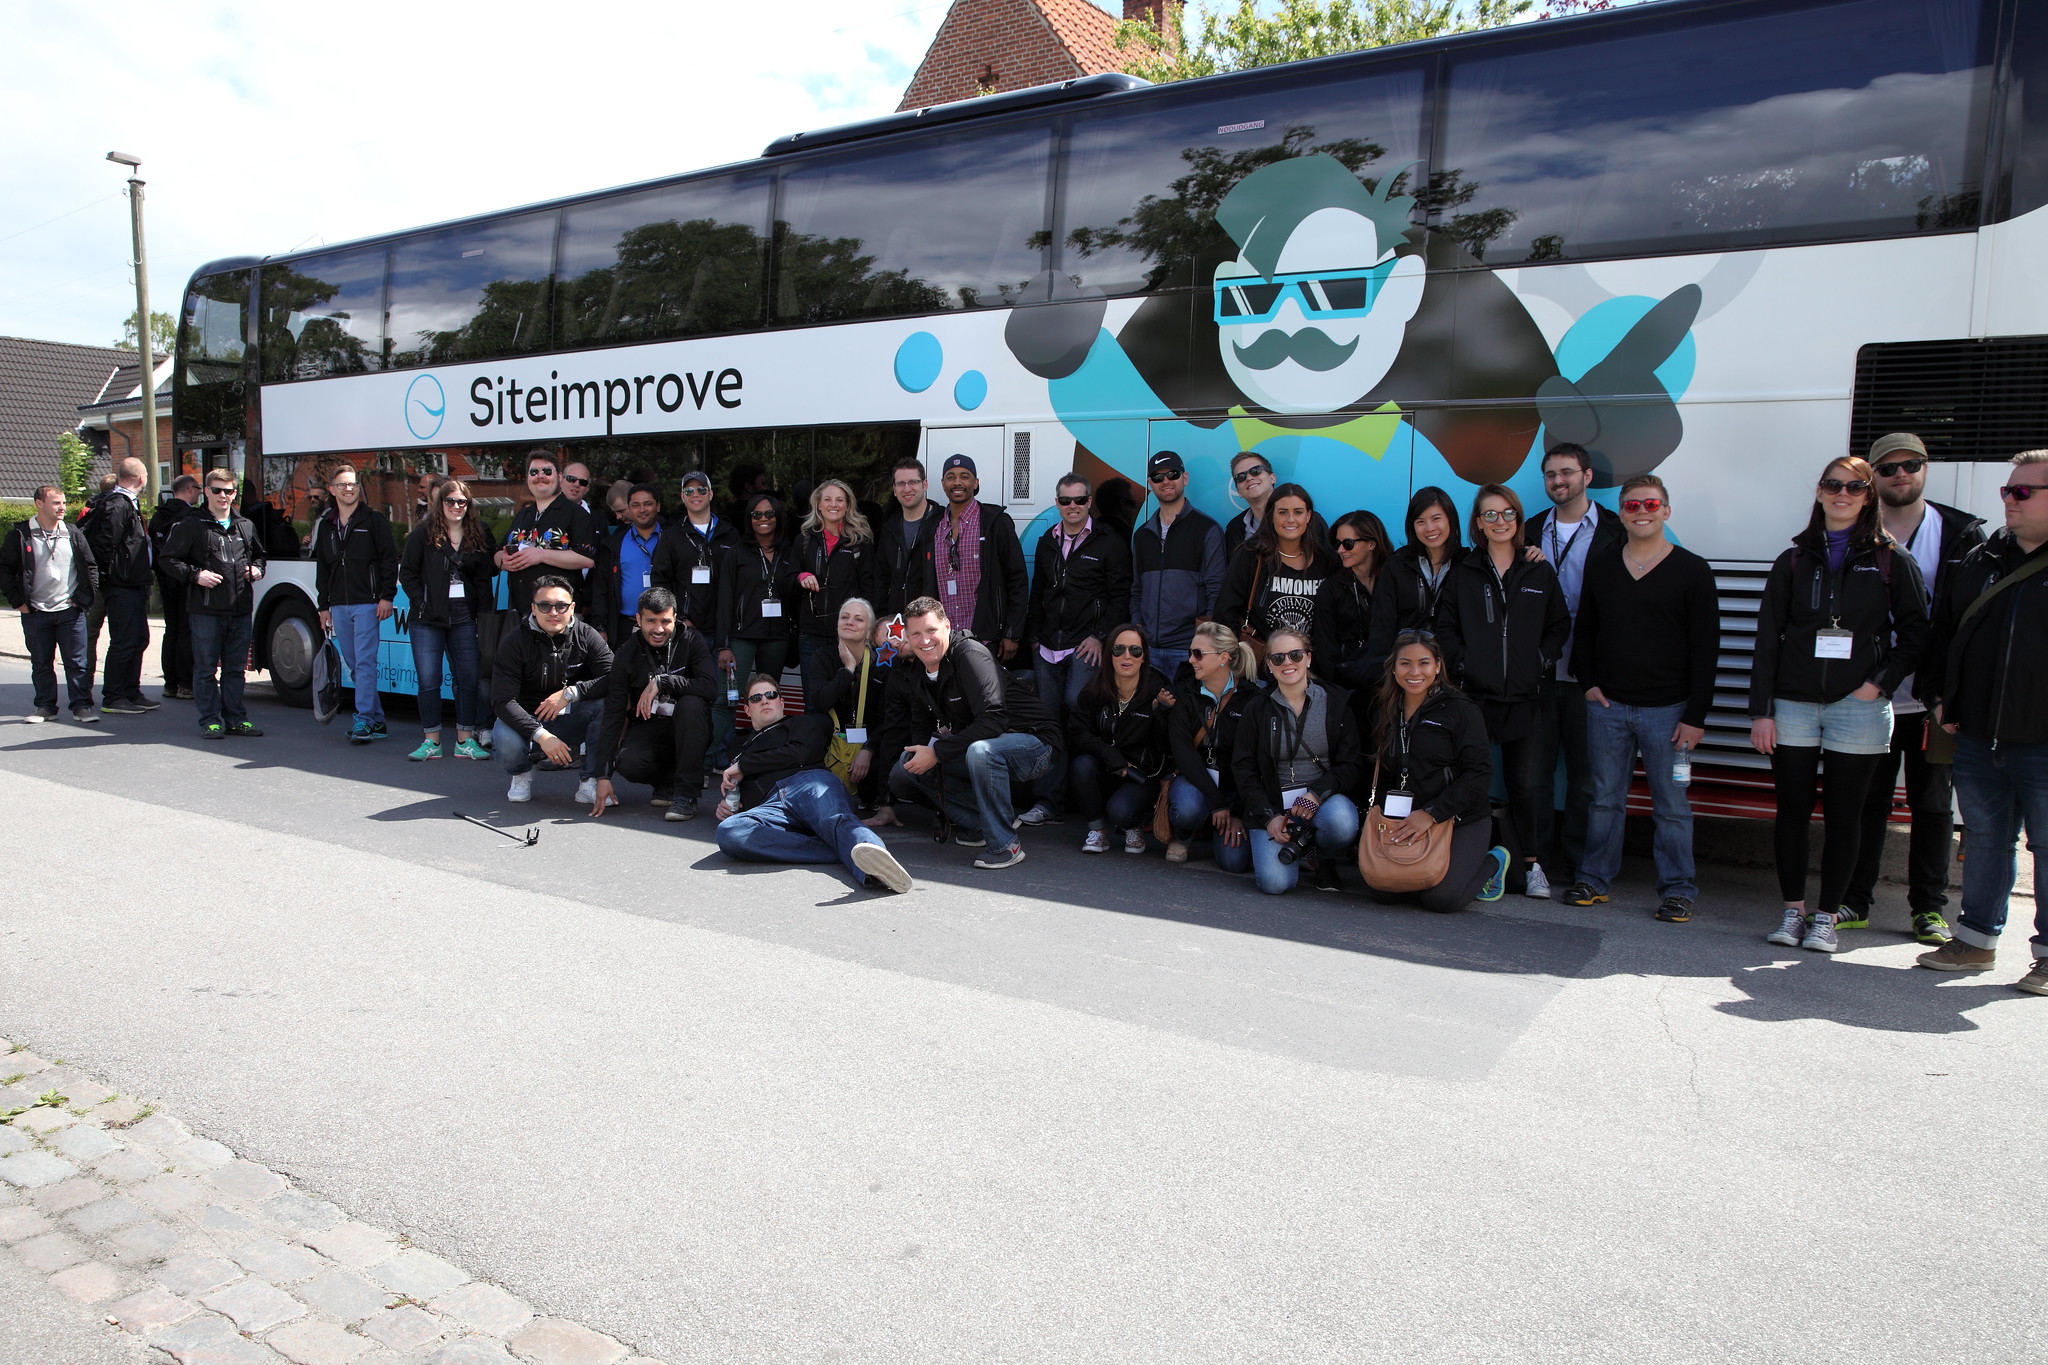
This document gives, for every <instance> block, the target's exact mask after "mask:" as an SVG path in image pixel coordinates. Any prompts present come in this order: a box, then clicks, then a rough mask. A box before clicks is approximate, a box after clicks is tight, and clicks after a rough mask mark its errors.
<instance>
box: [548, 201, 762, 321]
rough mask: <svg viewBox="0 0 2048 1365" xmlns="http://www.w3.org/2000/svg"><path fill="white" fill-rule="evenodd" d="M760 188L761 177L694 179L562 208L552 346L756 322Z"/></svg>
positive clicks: (758, 314)
mask: <svg viewBox="0 0 2048 1365" xmlns="http://www.w3.org/2000/svg"><path fill="white" fill-rule="evenodd" d="M768 190H769V181H768V179H767V177H765V176H762V177H759V178H749V179H746V180H699V181H693V182H691V183H690V184H687V185H676V186H672V187H670V188H668V189H661V190H655V191H653V192H651V193H647V194H634V195H627V196H625V197H622V198H618V199H601V200H598V201H596V202H595V203H589V204H578V205H576V206H574V207H572V208H568V209H564V210H563V212H562V258H561V263H560V265H559V267H558V268H557V269H558V274H559V280H558V282H557V284H556V287H555V327H556V336H557V338H558V344H560V345H563V346H592V345H600V344H603V343H607V342H624V341H659V340H662V339H663V338H666V337H686V336H697V335H700V334H702V333H706V332H733V331H739V330H741V329H743V328H748V327H759V326H760V325H761V321H762V317H761V314H762V309H763V307H764V305H765V302H766V299H765V295H764V280H765V278H766V274H767V267H768V238H767V232H768Z"/></svg>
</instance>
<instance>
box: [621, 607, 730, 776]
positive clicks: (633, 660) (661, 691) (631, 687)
mask: <svg viewBox="0 0 2048 1365" xmlns="http://www.w3.org/2000/svg"><path fill="white" fill-rule="evenodd" d="M650 681H651V682H653V683H654V685H655V695H657V696H659V697H660V698H661V699H662V700H663V701H671V702H672V701H676V700H678V699H679V698H682V697H696V698H698V699H699V700H701V701H703V702H704V703H705V704H706V705H709V704H710V703H711V700H712V697H713V695H714V693H715V691H716V689H717V687H718V667H717V665H716V664H714V663H713V662H712V659H711V646H710V644H709V643H708V642H707V641H706V640H705V639H704V637H703V636H702V635H701V634H699V633H698V632H697V631H696V630H694V629H692V628H691V627H689V626H687V625H684V624H683V623H681V622H677V623H676V633H675V634H673V635H671V636H669V639H668V643H667V644H666V645H663V646H662V647H661V648H660V649H656V648H654V647H653V646H652V645H650V644H648V643H647V641H646V640H645V639H643V638H641V635H640V632H639V631H637V630H636V631H634V632H633V633H632V634H631V635H628V636H627V637H626V638H625V639H623V640H621V641H620V642H619V647H618V648H617V649H616V650H614V651H613V652H612V668H611V676H610V677H608V678H607V679H605V685H604V716H603V718H602V719H600V720H599V721H598V729H597V733H596V734H595V735H593V736H592V737H591V739H590V742H591V743H594V744H595V745H596V746H597V771H598V773H599V774H600V775H601V776H604V777H610V776H611V775H612V762H613V758H614V756H615V755H616V754H617V753H618V748H619V743H620V741H621V740H623V739H625V737H626V731H627V729H628V728H630V727H631V726H634V725H642V724H645V725H652V724H656V723H659V724H662V725H667V724H669V723H670V721H669V719H668V717H666V716H659V715H656V716H650V717H648V718H647V719H646V720H645V721H643V720H641V719H640V717H639V716H638V715H637V714H636V713H635V712H636V708H637V707H638V706H639V705H640V694H641V693H642V692H643V691H645V690H646V688H647V684H648V683H649V682H650Z"/></svg>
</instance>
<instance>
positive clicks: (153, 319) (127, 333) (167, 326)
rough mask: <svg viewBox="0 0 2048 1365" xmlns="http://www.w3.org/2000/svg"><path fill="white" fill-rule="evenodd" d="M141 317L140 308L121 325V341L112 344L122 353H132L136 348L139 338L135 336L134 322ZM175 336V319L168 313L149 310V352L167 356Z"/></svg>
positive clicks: (176, 332) (176, 333) (176, 323)
mask: <svg viewBox="0 0 2048 1365" xmlns="http://www.w3.org/2000/svg"><path fill="white" fill-rule="evenodd" d="M141 316H142V310H141V309H140V308H138V309H136V310H135V311H134V312H132V313H130V314H129V315H128V318H127V321H125V322H123V323H122V324H121V339H120V340H119V341H117V342H115V343H114V344H115V345H116V346H118V347H120V348H121V349H122V350H124V351H132V350H134V349H135V348H136V345H137V344H138V342H139V341H140V338H138V337H137V336H136V335H135V332H136V320H137V319H138V318H140V317H141ZM177 335H178V322H177V319H176V318H173V317H172V316H171V315H170V314H169V313H159V312H157V311H156V310H155V309H154V308H152V309H150V310H149V346H150V349H151V350H153V351H155V352H156V353H157V354H158V355H169V354H170V353H171V343H172V341H173V340H174V339H175V338H176V337H177Z"/></svg>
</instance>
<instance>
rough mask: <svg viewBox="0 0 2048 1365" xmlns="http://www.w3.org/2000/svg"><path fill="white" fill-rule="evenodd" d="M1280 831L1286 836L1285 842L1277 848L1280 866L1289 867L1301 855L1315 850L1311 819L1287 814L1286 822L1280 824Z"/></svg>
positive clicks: (1313, 824) (1314, 836)
mask: <svg viewBox="0 0 2048 1365" xmlns="http://www.w3.org/2000/svg"><path fill="white" fill-rule="evenodd" d="M1280 832H1281V833H1282V834H1285V835H1286V836H1287V842H1286V843H1284V844H1282V845H1280V850H1279V858H1280V865H1281V866H1282V867H1291V866H1293V864H1294V862H1295V860H1296V859H1298V858H1300V857H1301V856H1302V855H1304V854H1307V853H1313V852H1315V847H1316V827H1315V823H1314V822H1313V821H1310V820H1304V819H1302V818H1301V817H1300V816H1298V815H1289V816H1288V817H1287V821H1286V823H1285V824H1283V825H1281V826H1280Z"/></svg>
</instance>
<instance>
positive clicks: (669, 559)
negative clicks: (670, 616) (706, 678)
mask: <svg viewBox="0 0 2048 1365" xmlns="http://www.w3.org/2000/svg"><path fill="white" fill-rule="evenodd" d="M738 543H739V537H738V536H737V535H736V534H734V532H733V529H732V523H731V522H729V521H727V520H726V519H725V518H724V517H720V518H718V520H717V521H716V522H714V523H713V524H712V527H711V533H710V534H709V535H705V534H703V533H701V532H699V531H698V530H697V528H696V527H695V526H693V525H691V523H690V518H689V516H688V515H687V514H685V515H683V516H680V517H678V518H676V519H675V520H674V521H672V522H670V523H669V524H668V526H667V528H666V529H664V530H663V531H662V533H661V543H660V544H659V545H657V546H656V547H655V550H654V586H655V587H657V588H667V589H668V590H669V591H670V592H672V593H674V594H675V595H676V607H677V610H678V612H679V613H680V614H681V616H682V618H683V619H684V620H685V621H688V622H689V623H690V624H691V625H693V626H695V627H696V628H697V629H698V630H701V631H703V632H704V633H705V634H706V635H710V634H712V633H714V632H715V631H717V629H718V587H719V582H718V580H719V571H720V569H721V567H722V566H723V562H724V561H723V559H722V558H721V556H720V553H719V552H720V551H721V550H722V549H723V548H724V547H726V546H729V545H736V544H738ZM700 568H701V569H703V570H704V574H703V575H702V576H703V578H704V581H703V582H701V583H699V582H698V581H697V578H698V576H699V575H698V574H697V570H698V569H700Z"/></svg>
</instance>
